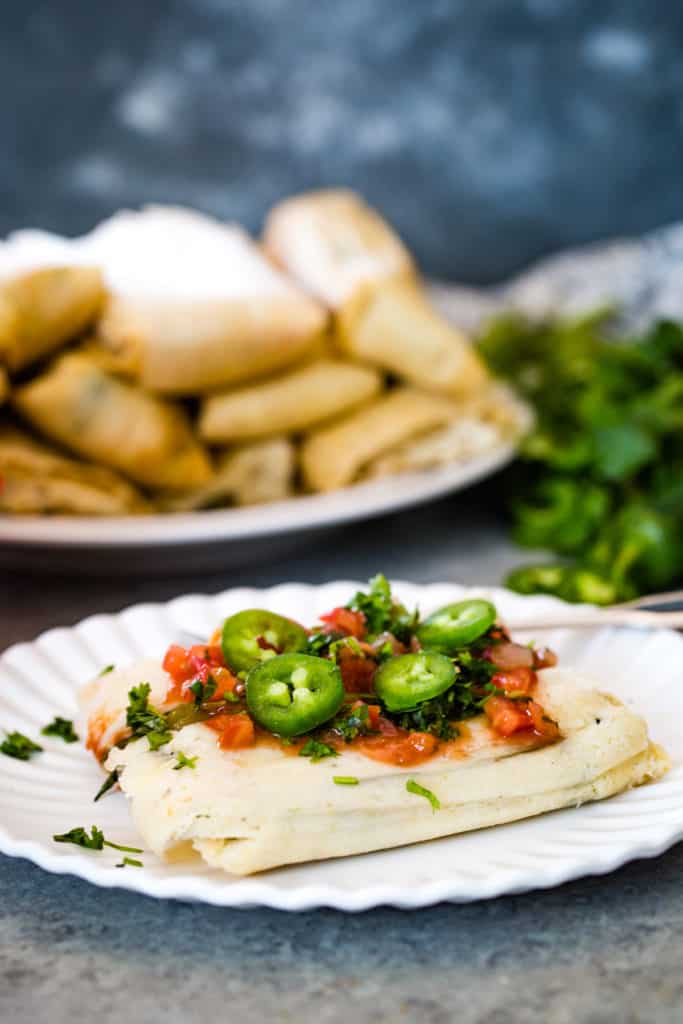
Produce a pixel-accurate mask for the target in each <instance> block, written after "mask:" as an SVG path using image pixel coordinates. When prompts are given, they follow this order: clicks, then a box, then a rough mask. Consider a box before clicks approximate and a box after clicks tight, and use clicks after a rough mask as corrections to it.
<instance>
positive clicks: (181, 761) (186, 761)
mask: <svg viewBox="0 0 683 1024" xmlns="http://www.w3.org/2000/svg"><path fill="white" fill-rule="evenodd" d="M196 767H197V755H195V756H194V757H188V756H187V754H183V752H182V750H178V751H177V752H176V763H175V764H174V765H173V771H174V772H179V771H180V769H181V768H196Z"/></svg>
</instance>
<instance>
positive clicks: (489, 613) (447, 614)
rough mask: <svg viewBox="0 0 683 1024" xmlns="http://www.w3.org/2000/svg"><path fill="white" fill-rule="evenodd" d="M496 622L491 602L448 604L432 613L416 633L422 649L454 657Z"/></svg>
mask: <svg viewBox="0 0 683 1024" xmlns="http://www.w3.org/2000/svg"><path fill="white" fill-rule="evenodd" d="M495 621H496V609H495V608H494V606H493V605H492V604H491V602H490V601H483V600H480V599H479V598H475V599H474V600H471V601H458V602H457V603H456V604H447V605H446V606H445V607H444V608H439V610H438V611H436V612H433V613H432V614H431V615H430V616H428V618H426V619H425V620H424V622H422V623H420V625H419V626H418V627H417V630H416V631H415V632H416V634H417V638H418V640H419V641H420V643H421V644H422V646H423V647H426V648H428V649H430V650H433V651H441V653H442V654H455V652H456V650H457V649H458V647H464V646H465V644H471V643H472V641H473V640H476V639H477V638H478V637H480V636H482V635H483V634H484V633H485V632H486V630H487V629H490V628H491V626H492V625H493V623H494V622H495Z"/></svg>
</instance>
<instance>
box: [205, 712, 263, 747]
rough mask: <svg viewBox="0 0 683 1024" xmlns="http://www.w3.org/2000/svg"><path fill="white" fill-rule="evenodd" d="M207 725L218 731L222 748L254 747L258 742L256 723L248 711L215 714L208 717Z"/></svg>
mask: <svg viewBox="0 0 683 1024" xmlns="http://www.w3.org/2000/svg"><path fill="white" fill-rule="evenodd" d="M204 724H205V725H208V727H209V728H210V729H213V730H214V732H217V733H218V744H219V746H220V747H221V749H222V750H241V749H242V748H244V747H253V745H254V743H255V742H256V730H255V729H254V723H253V722H252V720H251V718H250V717H249V715H248V714H246V712H243V711H241V712H239V713H238V714H235V715H215V716H214V717H213V718H207V720H206V722H205V723H204Z"/></svg>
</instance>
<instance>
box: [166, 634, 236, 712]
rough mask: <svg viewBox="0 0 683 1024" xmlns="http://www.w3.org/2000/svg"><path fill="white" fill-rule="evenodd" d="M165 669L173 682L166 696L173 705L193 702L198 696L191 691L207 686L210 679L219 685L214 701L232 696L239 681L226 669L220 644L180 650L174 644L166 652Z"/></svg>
mask: <svg viewBox="0 0 683 1024" xmlns="http://www.w3.org/2000/svg"><path fill="white" fill-rule="evenodd" d="M163 668H164V670H165V671H166V672H168V674H169V675H170V677H171V679H172V683H171V686H170V687H169V689H168V692H167V694H166V699H167V701H169V702H173V701H181V700H182V701H191V700H194V699H195V695H194V693H193V692H192V690H191V689H190V687H191V686H192V685H193V683H195V682H200V683H203V684H204V685H206V683H207V682H208V681H209V676H210V677H211V678H212V679H213V681H214V683H215V684H216V689H215V691H214V693H213V694H212V698H213V699H216V700H217V699H219V698H220V697H222V696H223V695H224V694H225V693H226V692H228V691H230V692H232V691H233V690H234V689H235V686H236V685H237V682H238V680H237V679H236V678H235V677H234V676H233V675H232V673H231V672H230V671H229V670H228V669H227V668H226V667H225V660H224V658H223V651H222V650H221V647H220V645H219V644H193V645H192V647H189V648H185V647H180V646H179V645H178V644H172V645H171V646H170V647H169V649H168V650H167V651H166V655H165V657H164V660H163Z"/></svg>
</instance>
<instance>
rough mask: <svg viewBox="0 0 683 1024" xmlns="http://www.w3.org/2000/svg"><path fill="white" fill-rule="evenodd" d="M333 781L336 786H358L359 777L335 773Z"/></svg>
mask: <svg viewBox="0 0 683 1024" xmlns="http://www.w3.org/2000/svg"><path fill="white" fill-rule="evenodd" d="M332 781H333V782H334V784H335V786H357V785H358V779H357V778H356V776H355V775H333V776H332Z"/></svg>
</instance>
